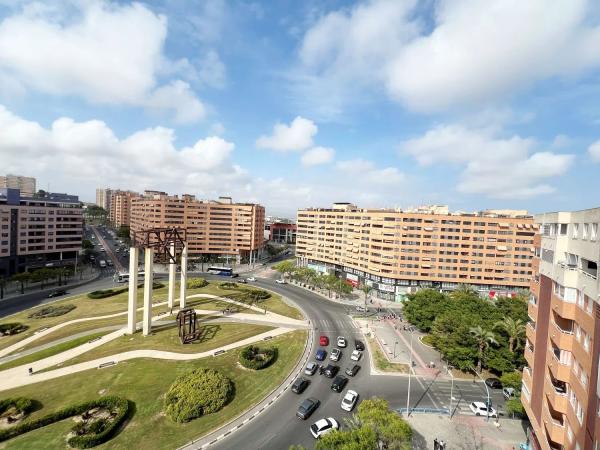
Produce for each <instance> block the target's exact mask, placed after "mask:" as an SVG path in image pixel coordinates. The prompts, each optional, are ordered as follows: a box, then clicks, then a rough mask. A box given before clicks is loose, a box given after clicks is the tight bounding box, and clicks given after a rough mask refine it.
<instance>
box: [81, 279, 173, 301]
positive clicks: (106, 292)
mask: <svg viewBox="0 0 600 450" xmlns="http://www.w3.org/2000/svg"><path fill="white" fill-rule="evenodd" d="M143 287H144V283H139V284H138V288H143ZM164 287H165V285H164V284H163V283H159V282H156V281H155V282H154V283H152V289H161V288H164ZM128 290H129V287H122V288H110V289H101V290H98V291H92V292H90V293H89V294H88V295H87V296H88V298H91V299H93V300H98V299H101V298H108V297H112V296H114V295H119V294H123V293H125V292H127V291H128Z"/></svg>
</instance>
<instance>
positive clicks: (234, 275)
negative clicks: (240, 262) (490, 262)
mask: <svg viewBox="0 0 600 450" xmlns="http://www.w3.org/2000/svg"><path fill="white" fill-rule="evenodd" d="M239 276H240V274H239V273H232V274H231V278H237V277H239Z"/></svg>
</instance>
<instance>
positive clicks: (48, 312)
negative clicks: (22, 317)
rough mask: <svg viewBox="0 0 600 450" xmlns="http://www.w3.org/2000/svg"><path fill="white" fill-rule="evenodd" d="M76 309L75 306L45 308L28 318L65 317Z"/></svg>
mask: <svg viewBox="0 0 600 450" xmlns="http://www.w3.org/2000/svg"><path fill="white" fill-rule="evenodd" d="M75 308H76V306H75V305H71V304H68V305H58V306H44V307H43V308H40V309H38V310H37V311H35V312H33V313H31V314H29V315H28V316H27V317H29V318H30V319H45V318H47V317H58V316H63V315H65V314H67V313H69V312H71V311H73V310H74V309H75Z"/></svg>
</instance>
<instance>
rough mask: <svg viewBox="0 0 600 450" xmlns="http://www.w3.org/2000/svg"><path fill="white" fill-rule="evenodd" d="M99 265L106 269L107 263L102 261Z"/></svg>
mask: <svg viewBox="0 0 600 450" xmlns="http://www.w3.org/2000/svg"><path fill="white" fill-rule="evenodd" d="M98 265H100V267H101V268H103V269H104V268H105V267H106V261H104V260H103V259H101V260H100V262H99V263H98Z"/></svg>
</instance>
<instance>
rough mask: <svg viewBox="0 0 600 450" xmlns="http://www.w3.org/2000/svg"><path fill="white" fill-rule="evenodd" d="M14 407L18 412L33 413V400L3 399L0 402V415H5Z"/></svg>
mask: <svg viewBox="0 0 600 450" xmlns="http://www.w3.org/2000/svg"><path fill="white" fill-rule="evenodd" d="M12 407H14V408H15V409H16V410H17V411H18V412H20V413H23V414H27V413H29V412H31V411H33V408H34V403H33V400H31V399H29V398H27V397H15V398H5V399H4V400H0V414H3V413H5V412H6V411H8V410H9V409H10V408H12Z"/></svg>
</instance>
